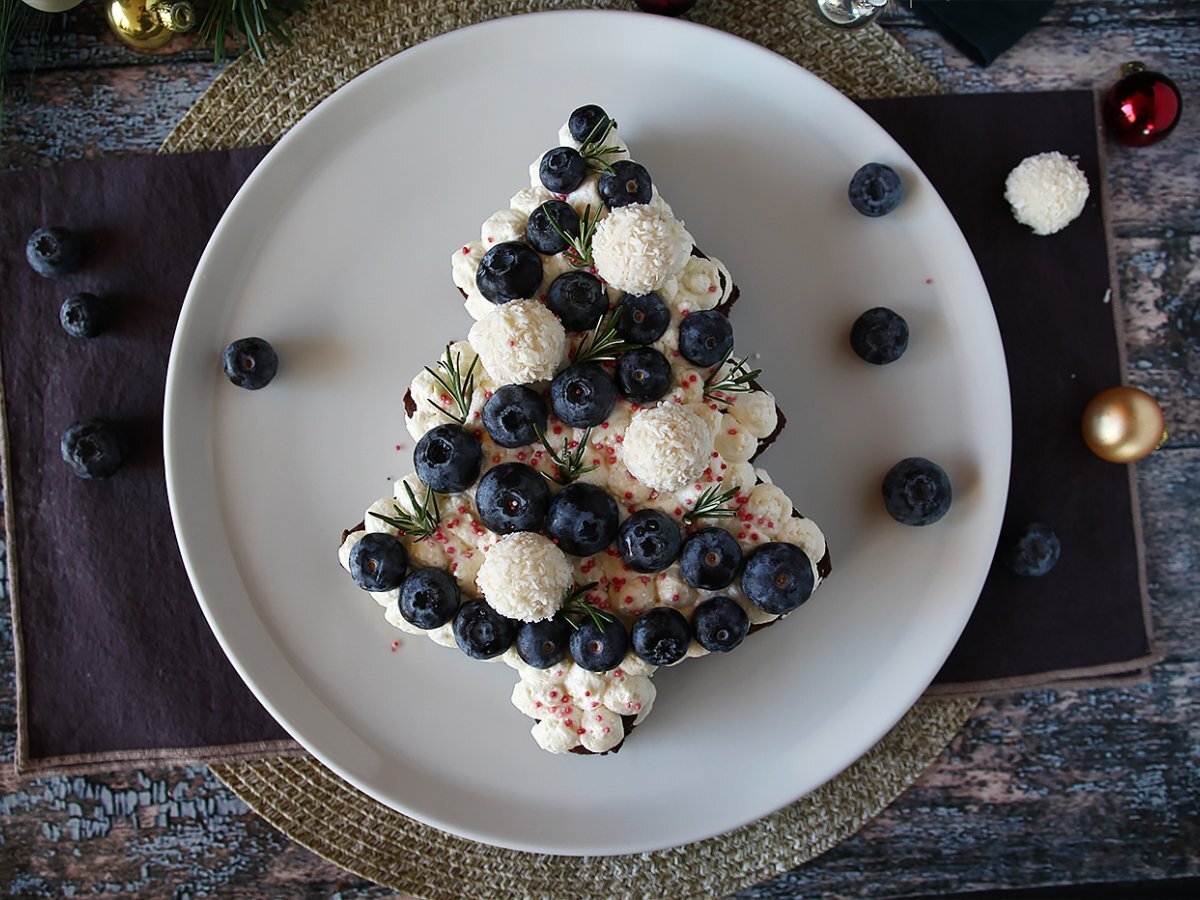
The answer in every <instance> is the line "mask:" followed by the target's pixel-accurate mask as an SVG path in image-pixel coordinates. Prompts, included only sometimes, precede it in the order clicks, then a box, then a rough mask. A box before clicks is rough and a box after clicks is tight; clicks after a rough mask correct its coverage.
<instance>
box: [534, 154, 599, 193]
mask: <svg viewBox="0 0 1200 900" xmlns="http://www.w3.org/2000/svg"><path fill="white" fill-rule="evenodd" d="M586 175H587V162H586V161H585V160H584V158H583V157H582V156H580V155H579V151H578V150H576V149H574V148H573V147H555V148H554V149H553V150H550V151H549V152H547V153H546V154H545V155H544V156H543V157H542V162H541V164H540V165H539V166H538V177H539V178H541V179H542V184H544V185H545V186H546V190H548V191H552V192H554V193H555V194H569V193H571V191H573V190H575V188H577V187H579V186H580V185H581V184H583V179H584V177H585V176H586Z"/></svg>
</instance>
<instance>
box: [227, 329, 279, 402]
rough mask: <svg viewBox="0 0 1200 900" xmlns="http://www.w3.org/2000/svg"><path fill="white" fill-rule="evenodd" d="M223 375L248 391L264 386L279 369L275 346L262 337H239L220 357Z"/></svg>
mask: <svg viewBox="0 0 1200 900" xmlns="http://www.w3.org/2000/svg"><path fill="white" fill-rule="evenodd" d="M221 361H222V363H223V365H224V366H225V377H226V378H228V379H229V380H230V382H231V383H233V384H235V385H237V386H238V387H240V388H245V389H246V390H248V391H257V390H259V389H260V388H265V387H266V386H267V385H268V384H270V383H271V379H272V378H274V377H275V373H276V372H277V371H278V370H279V357H278V356H277V355H276V354H275V348H274V347H272V346H271V345H270V344H268V343H267V342H266V341H264V340H263V339H262V338H256V337H248V338H239V339H238V340H236V341H234V342H233V343H232V344H230V345H229V346H228V347H226V348H225V354H224V356H223V357H222V358H221Z"/></svg>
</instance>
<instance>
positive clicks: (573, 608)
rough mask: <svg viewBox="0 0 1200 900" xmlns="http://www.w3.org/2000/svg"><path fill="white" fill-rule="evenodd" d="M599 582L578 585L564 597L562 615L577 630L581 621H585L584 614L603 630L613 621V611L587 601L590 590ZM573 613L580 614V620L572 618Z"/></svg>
mask: <svg viewBox="0 0 1200 900" xmlns="http://www.w3.org/2000/svg"><path fill="white" fill-rule="evenodd" d="M599 584H600V582H598V581H591V582H588V583H587V584H585V585H583V587H576V588H575V590H573V591H571V592H570V593H569V594H567V596H566V597H564V598H563V602H562V609H561V610H560V612H561V613H562V617H563V619H564V620H565V621H566V623H567V624H568V625H570V626H571V627H572V628H574V629H575V630H576V631H578V630H579V622H581V621H583V616H585V615H586V616H587V617H588V618H590V619H591V620H592V623H593V624H594V625H595V626H596V627H597V628H599V629H600V630H601V631H603V630H604V626H605V625H607V624H608V623H609V622H611V621H613V618H614V617H613V615H612V614H611V613H606V612H604V610H601V609H597V608H596V607H595V606H593V605H592V604H590V603H588V601H587V593H588V591H590V590H591V589H592V588H594V587H596V586H597V585H599ZM572 615H579V621H576V620H575V619H573V618H571V616H572Z"/></svg>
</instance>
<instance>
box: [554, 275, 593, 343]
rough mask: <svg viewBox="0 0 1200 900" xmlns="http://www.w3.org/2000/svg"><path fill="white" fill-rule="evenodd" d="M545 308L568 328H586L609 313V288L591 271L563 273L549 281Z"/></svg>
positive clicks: (589, 327) (583, 329)
mask: <svg viewBox="0 0 1200 900" xmlns="http://www.w3.org/2000/svg"><path fill="white" fill-rule="evenodd" d="M546 307H547V308H548V309H549V310H550V312H552V313H554V314H555V315H556V316H558V320H559V321H560V322H562V326H563V328H565V329H566V330H567V331H588V330H590V329H592V328H595V327H596V324H597V323H598V322H599V321H600V317H601V316H603V315H604V314H605V313H606V312H608V291H606V290H605V289H604V282H602V281H601V280H600V279H599V278H597V277H596V276H595V275H593V274H592V273H591V272H564V273H563V274H561V275H559V276H558V277H557V278H555V279H554V280H553V281H552V282H550V290H548V291H547V292H546Z"/></svg>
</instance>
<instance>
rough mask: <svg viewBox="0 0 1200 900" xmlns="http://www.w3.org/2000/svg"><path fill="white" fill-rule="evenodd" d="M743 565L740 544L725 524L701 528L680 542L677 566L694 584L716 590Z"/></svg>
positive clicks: (697, 586)
mask: <svg viewBox="0 0 1200 900" xmlns="http://www.w3.org/2000/svg"><path fill="white" fill-rule="evenodd" d="M741 565H742V548H741V546H740V545H739V544H738V542H737V540H736V539H735V538H734V536H733V535H732V534H730V533H729V532H728V531H726V530H725V529H724V528H716V527H713V528H701V529H700V530H699V531H697V532H695V533H694V534H692V535H690V536H689V537H688V539H687V540H685V541H684V542H683V551H682V553H681V554H680V556H679V569H680V571H681V573H682V574H683V580H684V581H686V582H687V583H688V584H690V585H691V586H692V587H694V588H700V589H701V590H705V591H719V590H721V588H725V587H729V585H730V584H732V583H733V579H734V577H735V576H736V575H737V571H738V569H739V568H741Z"/></svg>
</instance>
